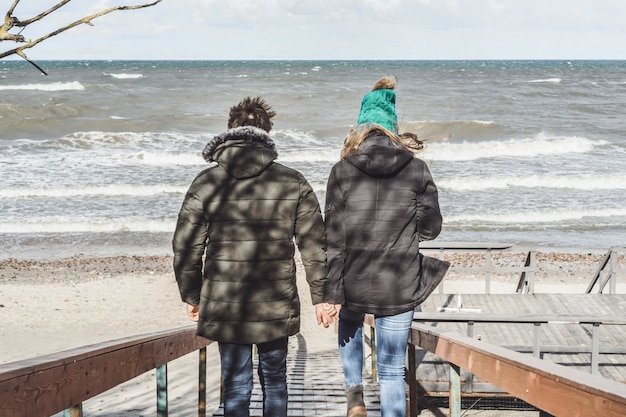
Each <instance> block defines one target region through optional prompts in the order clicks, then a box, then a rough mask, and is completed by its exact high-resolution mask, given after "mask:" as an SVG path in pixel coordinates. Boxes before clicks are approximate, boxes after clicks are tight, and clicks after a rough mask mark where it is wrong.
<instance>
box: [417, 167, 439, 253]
mask: <svg viewBox="0 0 626 417" xmlns="http://www.w3.org/2000/svg"><path fill="white" fill-rule="evenodd" d="M416 161H419V163H420V164H421V177H422V192H421V194H420V195H418V201H417V216H418V219H419V230H418V231H417V233H418V236H419V239H420V241H422V240H432V239H434V238H436V237H437V236H439V233H440V232H441V226H442V223H443V219H442V217H441V210H440V209H439V194H438V192H437V186H436V185H435V182H434V181H433V177H432V175H431V173H430V170H429V169H428V165H426V163H425V162H424V161H422V160H420V159H416Z"/></svg>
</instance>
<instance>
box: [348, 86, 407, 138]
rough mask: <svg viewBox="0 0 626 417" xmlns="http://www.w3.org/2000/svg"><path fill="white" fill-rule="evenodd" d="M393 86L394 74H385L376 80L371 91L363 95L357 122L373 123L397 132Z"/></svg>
mask: <svg viewBox="0 0 626 417" xmlns="http://www.w3.org/2000/svg"><path fill="white" fill-rule="evenodd" d="M395 87H396V77H394V76H385V77H382V78H380V79H379V80H378V81H376V83H375V84H374V88H372V91H370V92H369V93H367V94H365V96H363V100H362V101H361V112H360V113H359V119H358V121H357V122H358V124H367V123H375V124H378V125H380V126H382V127H384V128H385V129H387V130H390V131H392V132H394V133H398V116H397V115H396V92H395V91H393V89H394V88H395Z"/></svg>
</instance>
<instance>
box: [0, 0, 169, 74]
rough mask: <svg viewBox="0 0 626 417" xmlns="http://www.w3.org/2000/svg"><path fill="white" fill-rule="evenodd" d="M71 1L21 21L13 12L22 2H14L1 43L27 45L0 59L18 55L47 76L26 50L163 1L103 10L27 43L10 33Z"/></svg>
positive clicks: (0, 28) (1, 32) (1, 31)
mask: <svg viewBox="0 0 626 417" xmlns="http://www.w3.org/2000/svg"><path fill="white" fill-rule="evenodd" d="M70 1H71V0H62V1H60V2H59V3H57V4H56V5H54V6H52V7H51V8H50V9H48V10H46V11H44V12H42V13H40V14H38V15H37V16H34V17H32V18H30V19H27V20H19V19H17V18H15V17H14V16H13V11H14V10H15V7H16V6H17V5H18V3H19V2H20V0H14V2H13V4H12V5H11V7H10V8H9V11H8V12H7V14H6V16H5V18H4V24H3V25H2V26H0V42H2V41H15V42H25V44H23V45H20V46H18V47H17V48H13V49H11V50H9V51H6V52H2V53H0V59H2V58H5V57H7V56H9V55H18V56H20V57H22V58H23V59H25V60H26V61H28V62H29V63H30V64H32V65H33V66H35V67H36V68H37V69H38V70H39V71H41V72H42V73H43V74H44V75H48V74H46V72H45V71H44V70H43V69H41V67H39V66H38V65H37V64H35V63H34V62H33V61H32V60H30V59H29V58H28V57H27V56H26V54H25V53H24V49H28V48H32V47H33V46H35V45H37V44H39V43H41V42H43V41H45V40H46V39H48V38H51V37H52V36H55V35H58V34H59V33H61V32H65V31H66V30H68V29H71V28H73V27H76V26H78V25H81V24H86V25H90V26H93V24H92V23H91V21H92V20H93V19H96V18H98V17H101V16H104V15H106V14H109V13H111V12H114V11H117V10H136V9H143V8H145V7H151V6H154V5H156V4H158V3H160V2H161V1H162V0H156V1H153V2H152V3H147V4H138V5H135V6H114V7H110V8H108V9H106V10H103V11H101V12H98V13H94V14H92V15H90V16H87V17H84V18H82V19H79V20H76V21H75V22H72V23H70V24H69V25H67V26H64V27H61V28H59V29H57V30H55V31H52V32H50V33H48V34H47V35H44V36H42V37H40V38H38V39H35V40H29V41H28V42H26V40H25V38H24V36H22V35H21V34H20V33H18V34H13V33H10V32H9V31H10V30H11V29H12V28H13V27H26V26H28V25H29V24H31V23H33V22H36V21H38V20H41V19H42V18H44V17H46V16H47V15H49V14H50V13H52V12H54V11H55V10H58V9H59V8H61V7H63V6H64V5H66V4H67V3H69V2H70Z"/></svg>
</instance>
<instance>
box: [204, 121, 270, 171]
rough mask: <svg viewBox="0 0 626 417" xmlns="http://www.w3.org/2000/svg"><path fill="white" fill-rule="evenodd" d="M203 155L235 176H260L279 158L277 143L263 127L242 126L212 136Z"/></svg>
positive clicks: (208, 160)
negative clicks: (275, 143)
mask: <svg viewBox="0 0 626 417" xmlns="http://www.w3.org/2000/svg"><path fill="white" fill-rule="evenodd" d="M202 156H204V159H205V160H206V161H207V162H217V164H218V165H219V166H220V167H222V168H223V169H224V170H225V171H226V172H228V173H229V174H230V175H232V176H233V177H235V178H239V179H244V178H251V177H256V176H258V175H260V174H261V173H262V172H263V171H265V169H266V168H267V167H268V166H270V164H271V163H272V162H273V161H274V159H276V157H277V156H278V154H277V153H276V146H275V145H274V141H273V140H272V138H271V137H270V136H269V135H268V134H267V132H265V131H264V130H262V129H259V128H256V127H252V126H243V127H236V128H233V129H229V130H227V131H225V132H224V133H221V134H219V135H217V136H215V137H214V138H213V139H211V140H210V141H209V142H208V143H207V144H206V146H205V147H204V150H203V151H202Z"/></svg>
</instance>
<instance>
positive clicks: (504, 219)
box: [446, 208, 626, 226]
mask: <svg viewBox="0 0 626 417" xmlns="http://www.w3.org/2000/svg"><path fill="white" fill-rule="evenodd" d="M624 216H626V208H608V209H599V210H563V211H558V210H551V211H518V212H507V213H488V212H485V213H480V214H459V215H449V216H446V223H449V224H465V225H469V224H476V223H480V224H500V225H506V224H510V225H516V226H519V225H524V224H545V223H560V222H564V221H576V220H582V219H587V220H588V219H591V218H595V219H602V218H610V217H624Z"/></svg>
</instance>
